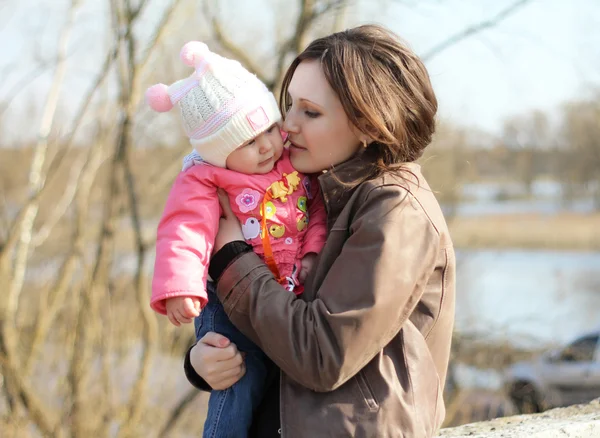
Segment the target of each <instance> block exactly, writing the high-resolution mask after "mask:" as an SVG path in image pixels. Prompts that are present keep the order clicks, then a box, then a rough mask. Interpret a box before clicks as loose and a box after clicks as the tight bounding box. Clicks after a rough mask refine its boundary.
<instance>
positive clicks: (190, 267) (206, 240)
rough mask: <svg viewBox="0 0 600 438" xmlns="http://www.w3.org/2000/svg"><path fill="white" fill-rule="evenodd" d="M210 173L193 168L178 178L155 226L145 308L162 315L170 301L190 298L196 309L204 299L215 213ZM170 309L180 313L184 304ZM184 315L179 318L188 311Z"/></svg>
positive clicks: (217, 212)
mask: <svg viewBox="0 0 600 438" xmlns="http://www.w3.org/2000/svg"><path fill="white" fill-rule="evenodd" d="M209 169H210V168H207V167H206V166H204V165H198V166H193V167H191V168H189V169H188V170H186V171H185V172H182V173H180V174H179V176H178V177H177V179H176V180H175V182H174V183H173V187H172V188H171V192H170V193H169V197H168V199H167V203H166V206H165V209H164V212H163V215H162V218H161V220H160V223H159V225H158V231H157V238H156V260H155V262H154V276H153V279H152V299H151V302H150V305H151V306H152V308H153V309H154V310H155V311H156V312H158V313H161V314H163V315H166V314H167V313H168V312H167V301H170V300H172V299H174V298H190V299H191V303H192V304H193V309H196V304H195V302H196V301H198V303H199V308H202V307H204V305H206V302H207V301H208V300H207V296H206V280H207V277H208V264H209V261H210V256H211V253H212V249H213V244H214V239H215V236H216V233H217V229H218V225H219V215H220V206H219V200H218V197H217V189H216V186H215V185H214V184H213V183H212V180H211V178H210V176H211V173H210V170H209ZM182 301H184V302H186V303H187V301H185V300H182ZM173 303H175V302H173ZM173 303H171V304H170V305H169V308H171V307H172V306H174V305H173ZM181 306H185V307H181ZM175 307H176V308H177V309H178V310H179V311H180V312H181V311H182V310H185V309H188V307H189V304H185V305H184V304H183V302H182V303H179V305H178V306H175ZM185 312H186V313H185V314H182V315H181V316H182V319H185V317H186V316H185V315H190V313H191V312H190V311H188V310H185ZM194 313H195V312H194ZM189 317H190V316H187V318H189ZM177 320H178V321H179V319H177Z"/></svg>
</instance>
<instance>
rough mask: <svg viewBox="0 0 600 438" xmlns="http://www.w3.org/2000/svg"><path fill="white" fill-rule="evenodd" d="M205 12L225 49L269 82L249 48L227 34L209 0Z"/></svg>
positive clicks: (215, 35) (216, 36)
mask: <svg viewBox="0 0 600 438" xmlns="http://www.w3.org/2000/svg"><path fill="white" fill-rule="evenodd" d="M204 14H205V15H206V17H208V20H209V21H210V23H211V25H212V31H213V34H214V35H213V36H214V38H215V40H216V41H217V42H218V43H219V44H220V45H221V47H223V49H225V50H226V51H227V52H229V53H230V54H231V56H233V57H234V58H235V59H236V60H238V61H239V62H240V63H241V64H242V65H244V66H245V67H246V68H247V69H248V70H250V71H251V72H253V73H254V74H256V76H257V77H258V78H259V79H260V80H261V81H262V82H265V83H267V82H268V81H267V80H266V77H265V75H264V73H263V72H262V71H261V69H260V68H259V67H258V66H257V65H256V64H254V61H252V58H251V57H250V56H248V54H247V53H248V52H247V50H244V49H242V48H241V47H239V46H238V45H237V44H235V43H234V42H233V41H232V40H231V39H229V37H228V36H227V35H226V32H224V31H223V27H222V25H221V22H220V20H219V18H218V17H217V12H216V11H211V10H210V6H209V1H205V2H204Z"/></svg>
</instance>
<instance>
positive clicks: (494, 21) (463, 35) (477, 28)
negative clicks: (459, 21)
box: [421, 0, 530, 61]
mask: <svg viewBox="0 0 600 438" xmlns="http://www.w3.org/2000/svg"><path fill="white" fill-rule="evenodd" d="M529 2H530V0H518V1H516V2H514V3H513V4H512V5H510V6H508V7H507V8H506V9H504V10H502V11H500V12H499V13H498V14H497V15H495V16H494V17H492V18H490V19H489V20H485V21H482V22H481V23H478V24H475V25H473V26H469V27H467V28H466V29H463V30H462V31H460V32H458V33H457V34H456V35H453V36H451V37H450V38H447V39H446V40H444V41H442V42H441V43H439V44H437V45H436V46H434V47H433V48H431V49H429V50H428V51H427V52H425V54H424V55H422V56H421V58H422V59H423V60H424V61H429V60H431V59H433V58H434V57H436V56H437V55H439V54H440V53H442V52H443V51H444V50H446V49H448V48H450V47H452V46H454V45H456V44H458V43H460V42H461V41H463V40H465V39H467V38H469V37H471V36H473V35H475V34H477V33H479V32H482V31H484V30H486V29H490V28H492V27H494V26H497V25H498V24H499V23H500V22H501V21H503V20H505V19H506V18H508V17H509V16H511V15H512V14H513V13H514V12H516V11H517V10H518V9H519V8H521V7H523V6H525V5H526V4H527V3H529Z"/></svg>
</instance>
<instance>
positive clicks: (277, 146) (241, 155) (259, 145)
mask: <svg viewBox="0 0 600 438" xmlns="http://www.w3.org/2000/svg"><path fill="white" fill-rule="evenodd" d="M282 153H283V140H282V139H281V133H280V132H279V126H278V125H277V124H273V125H271V127H270V128H269V129H267V130H266V131H265V132H263V133H262V134H260V135H259V136H258V137H255V138H254V139H253V140H250V141H248V142H246V143H244V144H243V145H241V146H240V147H239V148H237V149H236V150H235V151H233V152H232V153H230V154H229V156H228V157H227V161H226V162H225V165H226V166H227V168H228V169H231V170H235V171H236V172H240V173H245V174H253V173H268V172H270V171H271V170H272V169H273V166H275V163H276V162H277V160H279V158H280V157H281V154H282Z"/></svg>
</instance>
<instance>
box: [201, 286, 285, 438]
mask: <svg viewBox="0 0 600 438" xmlns="http://www.w3.org/2000/svg"><path fill="white" fill-rule="evenodd" d="M207 292H208V304H207V305H206V306H205V307H204V309H202V312H201V313H200V316H199V317H197V318H196V319H195V320H194V326H195V328H196V338H197V339H200V338H201V337H202V336H204V335H205V334H206V333H208V332H216V333H219V334H222V335H223V336H225V337H227V338H229V340H230V341H231V342H233V343H234V344H235V345H236V346H237V348H238V350H239V351H242V352H245V353H246V357H245V363H246V374H245V375H244V377H242V378H241V379H240V380H239V381H238V382H236V383H235V384H234V385H233V386H232V387H230V388H228V389H225V390H223V391H217V390H213V391H211V393H210V398H209V400H208V413H207V414H206V421H205V422H204V433H203V434H202V436H203V438H225V437H231V438H243V437H246V436H248V430H249V429H250V425H251V424H252V417H253V414H254V412H255V411H256V408H257V407H258V405H259V404H260V402H261V400H262V398H263V395H264V393H265V390H266V386H267V377H268V376H269V371H270V370H271V369H272V368H273V366H274V364H273V363H272V362H271V360H270V359H269V358H268V357H267V356H266V355H265V353H263V351H262V350H261V349H260V348H258V347H257V346H256V344H254V342H252V341H251V340H250V339H248V338H247V337H246V336H244V335H243V334H242V332H240V331H239V330H238V329H237V328H235V326H234V325H233V324H232V322H231V321H230V320H229V318H228V317H227V315H226V314H225V310H224V309H223V305H222V304H221V302H220V301H219V299H218V298H217V295H216V293H215V286H214V283H212V282H209V283H208V287H207Z"/></svg>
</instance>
